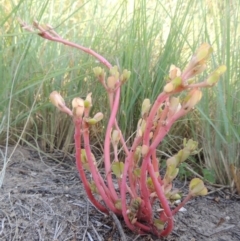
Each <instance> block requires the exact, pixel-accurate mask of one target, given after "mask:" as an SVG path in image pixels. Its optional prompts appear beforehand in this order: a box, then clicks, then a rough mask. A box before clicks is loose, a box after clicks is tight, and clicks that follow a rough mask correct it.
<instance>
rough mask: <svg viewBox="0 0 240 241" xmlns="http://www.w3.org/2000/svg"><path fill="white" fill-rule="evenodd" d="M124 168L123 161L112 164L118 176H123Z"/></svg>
mask: <svg viewBox="0 0 240 241" xmlns="http://www.w3.org/2000/svg"><path fill="white" fill-rule="evenodd" d="M123 170H124V163H123V162H114V163H113V164H112V172H113V173H114V174H115V175H116V177H117V178H121V177H122V174H123Z"/></svg>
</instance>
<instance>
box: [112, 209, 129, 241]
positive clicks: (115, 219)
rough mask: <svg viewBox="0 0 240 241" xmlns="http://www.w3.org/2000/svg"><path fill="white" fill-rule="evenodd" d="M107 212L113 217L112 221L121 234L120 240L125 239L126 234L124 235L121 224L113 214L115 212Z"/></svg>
mask: <svg viewBox="0 0 240 241" xmlns="http://www.w3.org/2000/svg"><path fill="white" fill-rule="evenodd" d="M109 214H110V215H111V217H112V218H113V220H114V222H115V224H116V226H117V228H118V231H119V233H120V236H121V240H122V241H127V238H126V235H125V233H124V231H123V228H122V225H121V223H120V222H119V220H118V218H117V216H116V215H115V213H113V212H111V211H109Z"/></svg>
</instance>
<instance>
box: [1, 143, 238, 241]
mask: <svg viewBox="0 0 240 241" xmlns="http://www.w3.org/2000/svg"><path fill="white" fill-rule="evenodd" d="M54 157H55V158H58V160H59V162H56V161H54V160H53V159H51V158H49V157H46V156H43V155H40V154H39V153H38V152H36V151H33V150H29V149H24V148H18V149H17V151H16V152H15V153H14V155H13V157H12V158H11V160H10V162H9V165H8V167H7V169H6V174H5V178H4V183H3V186H2V188H1V189H0V240H2V241H13V240H18V241H20V240H21V241H22V240H23V241H40V240H41V241H67V240H69V241H78V240H85V241H95V240H96V241H100V240H101V241H105V240H106V241H111V240H112V241H118V240H122V236H121V235H120V233H119V229H118V228H117V225H116V221H114V219H113V217H112V216H106V215H104V214H102V213H100V212H99V211H98V210H96V209H95V208H94V207H93V206H92V204H91V203H90V202H88V199H87V197H86V194H85V191H84V189H83V186H82V183H81V181H80V178H79V175H78V172H77V170H76V168H75V163H74V160H73V159H72V158H66V157H65V158H64V157H63V156H62V155H59V156H57V154H56V153H55V155H54ZM0 167H2V160H0ZM186 187H187V186H183V191H186ZM209 188H210V189H211V190H213V192H212V194H210V195H208V196H207V197H203V198H197V199H194V200H192V201H190V202H189V203H188V204H187V205H186V206H185V208H186V211H184V212H179V213H178V214H177V215H176V216H175V228H174V231H173V233H172V234H171V235H170V236H168V237H167V238H162V239H160V238H156V237H154V236H151V235H143V236H140V235H138V234H134V233H132V232H130V231H129V230H128V229H127V228H126V226H125V224H124V222H123V221H122V220H120V222H121V227H122V229H123V231H124V233H125V236H126V239H127V240H129V241H130V240H137V241H141V240H142V241H147V240H148V241H150V240H166V241H175V240H179V241H202V240H211V241H237V240H240V199H239V197H238V196H236V195H232V194H231V193H230V192H229V191H228V190H226V189H214V188H213V187H209Z"/></svg>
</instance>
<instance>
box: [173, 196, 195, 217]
mask: <svg viewBox="0 0 240 241" xmlns="http://www.w3.org/2000/svg"><path fill="white" fill-rule="evenodd" d="M191 198H192V195H191V194H188V195H187V196H186V197H185V198H184V200H183V201H182V202H181V203H180V204H179V205H178V206H177V207H176V208H175V209H174V210H172V215H175V214H176V213H177V212H178V211H179V209H180V208H182V207H183V206H184V205H185V204H186V203H187V202H188V201H189V200H190V199H191Z"/></svg>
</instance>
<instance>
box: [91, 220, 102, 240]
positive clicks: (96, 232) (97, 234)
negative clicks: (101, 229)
mask: <svg viewBox="0 0 240 241" xmlns="http://www.w3.org/2000/svg"><path fill="white" fill-rule="evenodd" d="M91 227H92V229H93V231H94V233H95V234H96V236H97V238H98V240H99V241H103V238H102V237H101V236H100V235H99V233H98V231H97V230H96V229H95V227H94V225H93V224H92V225H91Z"/></svg>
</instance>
